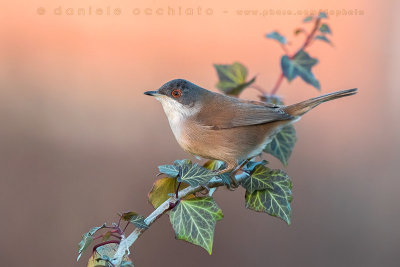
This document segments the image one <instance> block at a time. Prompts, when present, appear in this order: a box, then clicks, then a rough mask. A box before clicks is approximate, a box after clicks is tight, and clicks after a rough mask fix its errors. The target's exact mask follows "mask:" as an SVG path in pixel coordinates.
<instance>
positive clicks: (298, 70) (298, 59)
mask: <svg viewBox="0 0 400 267" xmlns="http://www.w3.org/2000/svg"><path fill="white" fill-rule="evenodd" d="M317 63H318V60H317V59H316V58H312V57H310V55H309V54H308V53H306V52H305V51H303V50H300V51H299V52H297V53H296V55H295V56H294V57H293V58H292V59H291V58H289V57H288V56H286V55H285V56H282V58H281V67H282V72H283V75H285V77H286V78H287V79H288V81H289V82H291V81H292V80H293V79H294V78H296V77H297V76H300V77H301V78H302V79H303V81H305V82H306V83H309V84H311V85H312V86H314V87H315V88H317V89H318V90H320V85H319V82H318V80H317V79H315V77H314V74H313V73H312V72H311V68H312V67H313V66H314V65H315V64H317Z"/></svg>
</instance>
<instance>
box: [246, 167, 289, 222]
mask: <svg viewBox="0 0 400 267" xmlns="http://www.w3.org/2000/svg"><path fill="white" fill-rule="evenodd" d="M269 183H270V185H271V186H272V189H270V188H267V189H264V190H259V191H254V192H252V193H250V192H248V191H246V196H245V200H246V208H248V209H252V210H255V211H259V212H266V213H268V214H269V215H272V216H275V217H278V218H281V219H282V220H284V221H285V222H286V223H287V224H290V217H291V215H292V211H291V207H290V202H291V201H292V191H291V189H292V182H291V181H290V179H289V177H288V175H287V174H286V173H285V172H283V171H282V170H272V171H271V172H270V173H269Z"/></svg>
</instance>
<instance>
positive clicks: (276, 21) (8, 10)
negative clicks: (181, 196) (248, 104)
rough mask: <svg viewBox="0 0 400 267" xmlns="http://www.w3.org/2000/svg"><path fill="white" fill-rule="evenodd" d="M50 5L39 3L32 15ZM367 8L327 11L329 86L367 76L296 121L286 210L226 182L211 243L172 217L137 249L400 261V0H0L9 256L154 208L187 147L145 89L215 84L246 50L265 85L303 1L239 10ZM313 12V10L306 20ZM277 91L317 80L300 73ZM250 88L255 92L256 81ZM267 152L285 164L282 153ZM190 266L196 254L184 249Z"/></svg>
mask: <svg viewBox="0 0 400 267" xmlns="http://www.w3.org/2000/svg"><path fill="white" fill-rule="evenodd" d="M60 6H61V7H62V9H63V10H65V9H66V8H70V7H71V8H74V9H75V10H77V8H80V7H84V8H88V7H89V6H92V7H100V8H107V6H110V7H111V8H120V9H121V11H122V13H121V15H119V16H107V15H102V16H96V15H91V16H89V15H87V16H78V15H72V16H68V15H66V14H63V15H54V14H53V11H54V9H55V8H58V7H60ZM168 6H170V7H172V8H175V9H178V7H179V6H181V7H182V8H197V7H198V6H201V7H202V8H203V9H205V8H211V9H212V10H213V15H211V16H207V15H201V16H198V15H197V16H196V15H193V16H177V15H175V16H168V15H163V16H157V15H144V14H141V15H133V14H132V13H131V11H132V9H134V8H139V9H141V10H144V8H147V7H150V8H153V9H154V8H164V9H167V8H168ZM38 8H43V10H44V11H45V13H44V14H43V15H39V14H37V10H38ZM310 8H315V9H319V8H324V9H325V8H329V9H332V10H342V9H346V10H349V9H359V10H363V12H364V15H358V16H355V15H353V16H349V15H346V16H345V15H340V16H335V15H333V16H330V18H329V20H328V24H329V25H330V26H331V28H332V31H333V35H332V41H333V43H334V47H330V46H329V45H327V44H325V43H323V42H315V43H314V44H313V45H312V46H311V47H310V48H309V49H308V51H309V52H310V54H311V55H312V56H315V57H317V58H318V59H319V60H320V63H319V64H318V65H317V66H316V67H315V69H314V73H315V75H316V76H317V78H318V79H319V80H320V82H321V85H322V93H327V92H331V91H334V90H339V89H348V88H353V87H358V88H359V94H358V95H357V96H355V97H351V98H347V99H342V100H338V101H336V102H334V103H329V104H324V105H323V106H321V107H318V108H317V109H316V110H314V111H312V112H310V113H309V114H307V115H306V116H305V117H304V118H303V119H302V120H301V121H300V122H299V123H297V124H296V129H297V134H298V139H299V140H298V142H297V144H296V147H295V149H294V152H293V154H292V157H291V159H290V162H289V166H288V167H287V168H285V169H286V171H287V172H288V174H289V175H290V176H291V178H292V180H293V184H294V188H293V194H294V201H293V203H292V208H293V218H292V225H291V226H290V227H288V226H287V225H285V224H284V223H283V222H282V221H280V220H278V219H276V218H273V217H270V216H267V215H265V214H258V213H255V212H252V211H249V210H246V209H245V208H244V200H243V198H244V197H243V195H244V191H243V190H242V189H238V190H237V191H236V192H234V193H231V192H229V191H227V190H219V191H218V192H217V193H216V196H215V197H216V200H217V202H218V204H219V205H220V207H221V208H222V209H223V211H224V215H225V218H224V219H223V220H222V221H221V222H219V223H218V224H217V227H216V234H215V240H214V253H213V255H212V256H208V255H207V254H206V252H205V251H203V250H202V249H200V248H198V247H195V246H191V245H188V244H186V243H185V242H183V241H175V240H174V234H173V231H172V228H171V227H170V225H169V222H168V218H167V217H165V218H162V219H161V220H159V222H157V223H156V224H154V225H153V226H152V228H151V230H150V231H147V232H146V233H145V234H144V235H143V236H142V237H141V239H140V240H139V241H138V242H137V243H136V244H135V245H134V247H133V248H132V250H131V251H132V252H133V259H134V263H135V264H136V266H183V265H184V264H183V263H182V262H186V263H190V265H192V266H203V265H206V266H221V265H222V264H223V265H226V266H229V265H233V266H247V265H252V266H265V265H266V264H268V265H271V266H289V265H292V266H293V265H297V266H394V265H396V264H398V262H399V260H400V256H399V247H400V232H399V230H398V226H399V225H400V206H399V205H398V203H399V193H398V192H399V187H400V179H399V175H398V171H397V170H398V166H396V164H397V161H396V159H397V160H398V159H399V156H400V154H399V153H400V152H399V151H400V150H399V145H400V141H399V138H398V137H399V133H400V127H399V125H398V113H399V112H400V101H399V100H400V93H399V90H400V88H399V86H400V78H399V75H398V70H399V68H400V65H399V62H400V50H399V49H398V47H400V32H399V30H398V25H399V23H400V19H399V17H398V14H397V11H398V10H399V8H400V7H399V3H398V1H397V2H396V1H395V0H390V1H379V2H371V1H361V0H357V1H352V2H351V3H349V2H348V1H344V0H339V1H330V0H329V1H323V2H321V1H314V0H313V1H296V2H294V1H279V2H278V1H253V0H249V1H220V2H215V1H201V2H200V1H194V0H193V1H185V2H184V1H148V2H145V1H140V2H136V3H128V2H126V1H112V2H108V1H49V0H48V1H25V2H24V3H16V2H12V1H3V2H1V4H0V123H1V130H0V207H1V209H0V211H1V221H0V226H1V229H2V235H1V238H0V240H1V241H0V262H1V265H4V266H23V265H29V266H84V265H85V263H86V262H85V261H86V259H87V257H88V254H85V256H84V257H83V259H82V260H81V262H79V263H78V264H76V263H75V259H76V256H77V254H76V250H77V243H78V242H79V240H80V236H81V234H82V233H84V232H86V231H87V230H88V229H89V228H90V227H92V226H95V225H101V224H102V223H103V222H104V221H107V222H109V223H111V222H112V221H115V220H117V217H116V215H115V214H116V213H118V212H122V211H127V210H135V211H136V212H139V213H142V214H148V213H150V212H151V206H150V205H149V204H148V203H147V200H146V198H147V192H148V191H149V190H150V188H151V185H152V183H153V182H154V181H155V180H156V177H155V175H156V173H157V168H156V166H157V165H161V164H167V163H171V162H173V160H175V159H182V158H191V157H190V156H189V155H187V154H185V153H184V152H183V151H182V150H181V149H180V148H179V146H178V145H177V143H176V141H175V139H174V137H173V135H172V132H171V131H170V129H169V125H168V122H167V120H166V118H165V115H164V114H163V111H162V109H161V106H160V105H159V103H158V102H156V101H155V100H154V99H152V98H149V97H146V96H144V95H143V91H146V90H155V89H157V88H158V87H159V86H161V85H162V84H163V83H164V82H166V81H168V80H171V79H173V78H185V79H188V80H190V81H192V82H194V83H196V84H198V85H200V86H202V87H205V88H208V89H211V90H216V89H215V84H216V82H217V76H216V73H215V70H214V69H213V67H212V64H214V63H219V64H229V63H232V62H234V61H239V62H242V63H243V64H244V65H246V66H247V67H248V69H249V73H250V74H249V75H258V78H257V84H258V85H260V86H263V87H264V88H267V89H268V90H270V89H271V88H272V87H273V85H274V83H275V81H276V79H277V77H278V75H279V72H280V69H279V68H280V67H279V58H280V56H281V55H282V51H281V49H280V47H279V45H277V43H276V42H274V41H272V40H267V39H266V38H265V34H266V33H267V32H270V31H273V30H279V31H280V32H281V33H282V34H284V35H286V36H287V37H288V38H289V39H290V40H293V41H292V43H291V45H290V46H289V50H290V51H295V50H296V48H297V47H298V45H299V44H300V43H301V42H302V41H303V39H302V38H303V37H297V38H295V37H294V35H293V30H294V29H295V28H296V27H298V26H299V25H301V20H302V19H303V17H304V16H297V15H291V16H289V15H286V16H284V15H280V16H279V15H274V16H272V15H268V16H266V17H263V16H258V15H257V16H250V15H249V16H244V15H242V16H240V15H237V14H236V10H237V9H251V10H253V9H254V10H264V9H268V10H269V9H290V10H294V11H296V10H298V9H310ZM224 11H227V12H228V13H224ZM304 26H305V27H310V26H311V25H308V24H305V25H304ZM279 94H280V95H282V96H284V97H285V102H286V103H294V102H296V101H300V100H304V99H306V98H309V97H315V96H317V95H319V94H320V93H319V92H317V91H316V90H315V89H314V88H312V87H311V86H309V85H307V84H305V83H304V82H303V81H301V80H300V79H296V80H295V81H294V82H292V83H291V84H288V83H287V82H283V84H282V86H281V88H280V90H279ZM243 97H245V98H251V99H256V97H257V92H256V91H252V90H248V91H246V92H245V93H244V94H243ZM267 159H269V160H271V165H272V166H273V167H275V168H282V166H281V165H280V163H279V162H278V161H277V160H274V159H271V158H270V157H267ZM185 265H186V264H185Z"/></svg>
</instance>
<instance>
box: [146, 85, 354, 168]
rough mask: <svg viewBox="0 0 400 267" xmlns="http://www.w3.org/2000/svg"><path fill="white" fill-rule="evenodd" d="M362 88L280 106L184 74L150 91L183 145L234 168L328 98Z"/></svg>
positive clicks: (337, 96)
mask: <svg viewBox="0 0 400 267" xmlns="http://www.w3.org/2000/svg"><path fill="white" fill-rule="evenodd" d="M356 92H357V89H356V88H355V89H349V90H344V91H338V92H334V93H330V94H326V95H323V96H319V97H316V98H311V99H309V100H306V101H303V102H300V103H297V104H294V105H289V106H280V105H275V104H271V103H266V102H257V101H250V100H242V99H238V98H234V97H230V96H226V95H222V94H219V93H215V92H211V91H209V90H206V89H204V88H201V87H200V86H197V85H195V84H193V83H191V82H189V81H186V80H183V79H175V80H172V81H169V82H167V83H165V84H164V85H162V86H161V87H160V89H158V90H157V91H148V92H145V93H144V94H145V95H150V96H154V97H155V98H156V99H157V100H158V101H160V102H161V104H162V107H163V109H164V112H165V114H166V115H167V117H168V121H169V125H170V126H171V129H172V132H173V133H174V135H175V138H176V140H177V141H178V143H179V145H180V146H181V147H182V148H183V150H185V151H186V152H189V153H191V154H193V155H195V156H199V157H201V158H206V159H214V160H220V161H224V162H225V163H226V164H225V166H226V168H225V169H223V170H221V171H220V172H219V173H218V174H222V173H225V172H230V171H232V173H234V172H236V171H238V170H240V168H241V167H242V166H243V165H244V164H245V163H246V162H247V161H248V160H250V159H251V158H253V157H255V156H257V155H259V154H260V153H261V152H262V151H263V149H264V148H265V146H266V145H267V144H268V143H269V142H270V141H271V137H272V136H273V135H274V134H275V133H277V132H278V131H279V130H280V129H281V128H282V127H284V126H285V125H288V124H291V123H293V122H295V121H297V120H299V119H300V117H301V116H302V115H304V114H305V113H306V112H308V111H309V110H311V109H313V108H315V107H316V106H318V105H319V104H321V103H323V102H327V101H330V100H333V99H336V98H341V97H345V96H349V95H353V94H355V93H356Z"/></svg>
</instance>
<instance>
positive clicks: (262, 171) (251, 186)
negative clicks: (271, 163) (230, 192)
mask: <svg viewBox="0 0 400 267" xmlns="http://www.w3.org/2000/svg"><path fill="white" fill-rule="evenodd" d="M242 186H243V187H244V188H245V189H246V191H247V192H249V193H253V192H254V191H256V190H264V189H267V188H268V189H271V190H272V189H273V186H272V184H271V182H270V169H269V168H267V167H265V166H264V165H256V166H255V167H254V170H253V171H252V173H251V175H250V176H249V177H247V178H246V179H244V180H243V182H242Z"/></svg>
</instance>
